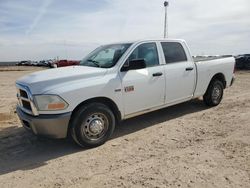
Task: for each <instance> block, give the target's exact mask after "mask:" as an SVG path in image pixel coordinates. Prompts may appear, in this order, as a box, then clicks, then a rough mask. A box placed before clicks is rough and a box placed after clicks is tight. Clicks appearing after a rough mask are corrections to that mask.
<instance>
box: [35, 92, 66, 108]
mask: <svg viewBox="0 0 250 188" xmlns="http://www.w3.org/2000/svg"><path fill="white" fill-rule="evenodd" d="M34 98H35V102H36V105H37V108H38V110H41V111H47V110H48V111H50V110H64V109H65V108H67V107H68V104H67V103H66V102H65V101H64V100H63V99H62V98H61V97H59V96H57V95H36V96H34Z"/></svg>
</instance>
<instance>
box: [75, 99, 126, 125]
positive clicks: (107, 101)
mask: <svg viewBox="0 0 250 188" xmlns="http://www.w3.org/2000/svg"><path fill="white" fill-rule="evenodd" d="M94 102H99V103H102V104H105V105H107V106H108V107H109V108H110V110H112V112H113V113H114V115H115V118H116V120H117V121H118V122H119V121H121V112H120V111H119V109H118V107H117V105H116V104H115V102H114V101H113V100H111V99H109V98H107V97H95V98H91V99H88V100H86V101H83V102H81V103H80V104H79V105H77V106H76V108H75V109H74V110H73V112H72V115H71V117H72V116H73V115H74V113H75V112H76V111H77V110H78V109H79V108H80V107H82V106H84V105H87V104H90V103H94Z"/></svg>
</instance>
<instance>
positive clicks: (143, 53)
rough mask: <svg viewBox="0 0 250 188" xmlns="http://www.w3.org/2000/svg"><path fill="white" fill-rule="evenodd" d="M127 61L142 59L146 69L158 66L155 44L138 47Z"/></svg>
mask: <svg viewBox="0 0 250 188" xmlns="http://www.w3.org/2000/svg"><path fill="white" fill-rule="evenodd" d="M128 59H129V61H131V60H133V59H144V60H145V63H146V66H147V67H152V66H156V65H159V58H158V52H157V47H156V44H155V43H145V44H141V45H140V46H138V47H137V48H136V49H135V50H134V51H133V52H132V54H131V55H130V56H129V58H128Z"/></svg>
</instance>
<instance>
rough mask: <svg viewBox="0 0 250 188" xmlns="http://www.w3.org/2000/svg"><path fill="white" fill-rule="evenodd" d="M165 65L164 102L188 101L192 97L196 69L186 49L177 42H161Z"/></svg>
mask: <svg viewBox="0 0 250 188" xmlns="http://www.w3.org/2000/svg"><path fill="white" fill-rule="evenodd" d="M161 47H162V50H163V53H164V57H165V58H164V59H165V63H166V65H165V66H164V69H165V76H166V99H165V100H166V101H165V103H167V104H170V103H175V102H178V101H185V100H189V99H191V98H192V96H193V92H194V87H195V80H196V69H195V65H194V62H193V61H192V59H190V58H188V56H187V49H186V50H185V48H183V45H182V43H179V42H161Z"/></svg>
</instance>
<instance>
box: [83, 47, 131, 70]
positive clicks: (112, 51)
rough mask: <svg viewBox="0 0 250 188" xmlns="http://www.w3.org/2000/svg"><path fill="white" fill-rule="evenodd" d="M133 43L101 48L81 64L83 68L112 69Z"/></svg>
mask: <svg viewBox="0 0 250 188" xmlns="http://www.w3.org/2000/svg"><path fill="white" fill-rule="evenodd" d="M130 46H131V43H124V44H111V45H105V46H101V47H99V48H97V49H95V50H94V51H93V52H91V53H90V54H89V55H87V56H86V57H85V58H84V59H83V60H82V61H81V62H80V65H82V66H91V67H101V68H110V67H113V66H114V65H115V64H116V63H117V62H118V60H119V59H120V57H121V56H122V55H123V54H124V52H125V51H126V50H127V49H128V48H129V47H130Z"/></svg>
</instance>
